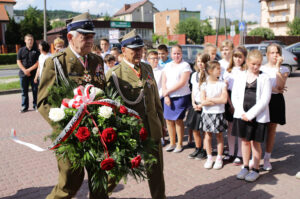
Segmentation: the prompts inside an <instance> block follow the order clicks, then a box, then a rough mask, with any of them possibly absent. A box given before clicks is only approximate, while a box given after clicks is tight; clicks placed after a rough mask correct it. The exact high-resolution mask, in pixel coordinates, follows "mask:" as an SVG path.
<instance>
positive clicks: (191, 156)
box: [188, 148, 201, 159]
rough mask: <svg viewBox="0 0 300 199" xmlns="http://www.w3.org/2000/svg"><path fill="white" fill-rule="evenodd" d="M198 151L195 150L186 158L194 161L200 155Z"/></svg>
mask: <svg viewBox="0 0 300 199" xmlns="http://www.w3.org/2000/svg"><path fill="white" fill-rule="evenodd" d="M200 151H201V150H200V149H198V148H196V149H195V151H194V152H193V153H191V154H190V155H189V156H188V158H190V159H194V158H195V157H196V156H197V155H198V154H199V153H200Z"/></svg>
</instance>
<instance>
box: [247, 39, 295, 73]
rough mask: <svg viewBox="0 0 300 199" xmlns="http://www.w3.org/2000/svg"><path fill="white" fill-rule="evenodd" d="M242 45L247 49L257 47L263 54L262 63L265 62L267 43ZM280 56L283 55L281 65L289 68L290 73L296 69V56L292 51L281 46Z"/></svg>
mask: <svg viewBox="0 0 300 199" xmlns="http://www.w3.org/2000/svg"><path fill="white" fill-rule="evenodd" d="M244 46H245V48H247V50H248V51H250V50H254V49H258V50H259V51H260V52H261V53H262V54H263V63H262V64H266V63H267V57H266V53H267V47H268V45H267V44H245V45H244ZM282 56H283V63H282V65H284V66H286V67H288V69H289V70H290V74H291V73H292V72H294V71H296V70H297V68H298V62H297V60H298V59H297V57H296V56H295V55H294V54H293V53H291V52H289V51H287V50H286V49H285V48H282Z"/></svg>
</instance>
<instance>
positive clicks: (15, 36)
mask: <svg viewBox="0 0 300 199" xmlns="http://www.w3.org/2000/svg"><path fill="white" fill-rule="evenodd" d="M6 27H7V28H6V31H5V42H6V44H11V45H13V44H20V43H21V42H22V39H21V38H22V36H21V32H20V29H21V27H20V25H19V24H17V23H16V21H15V19H14V18H9V23H8V24H7V26H6Z"/></svg>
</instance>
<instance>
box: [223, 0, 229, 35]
mask: <svg viewBox="0 0 300 199" xmlns="http://www.w3.org/2000/svg"><path fill="white" fill-rule="evenodd" d="M223 8H224V21H225V37H226V39H228V37H227V22H226V9H225V0H223Z"/></svg>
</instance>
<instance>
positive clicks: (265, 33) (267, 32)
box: [248, 27, 275, 40]
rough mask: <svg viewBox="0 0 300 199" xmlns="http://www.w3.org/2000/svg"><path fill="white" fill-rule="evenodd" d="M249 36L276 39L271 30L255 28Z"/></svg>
mask: <svg viewBox="0 0 300 199" xmlns="http://www.w3.org/2000/svg"><path fill="white" fill-rule="evenodd" d="M248 36H260V37H263V38H264V39H268V40H270V39H274V37H275V34H274V32H273V30H271V29H270V28H261V27H260V28H254V29H253V30H251V31H250V32H249V33H248Z"/></svg>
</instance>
